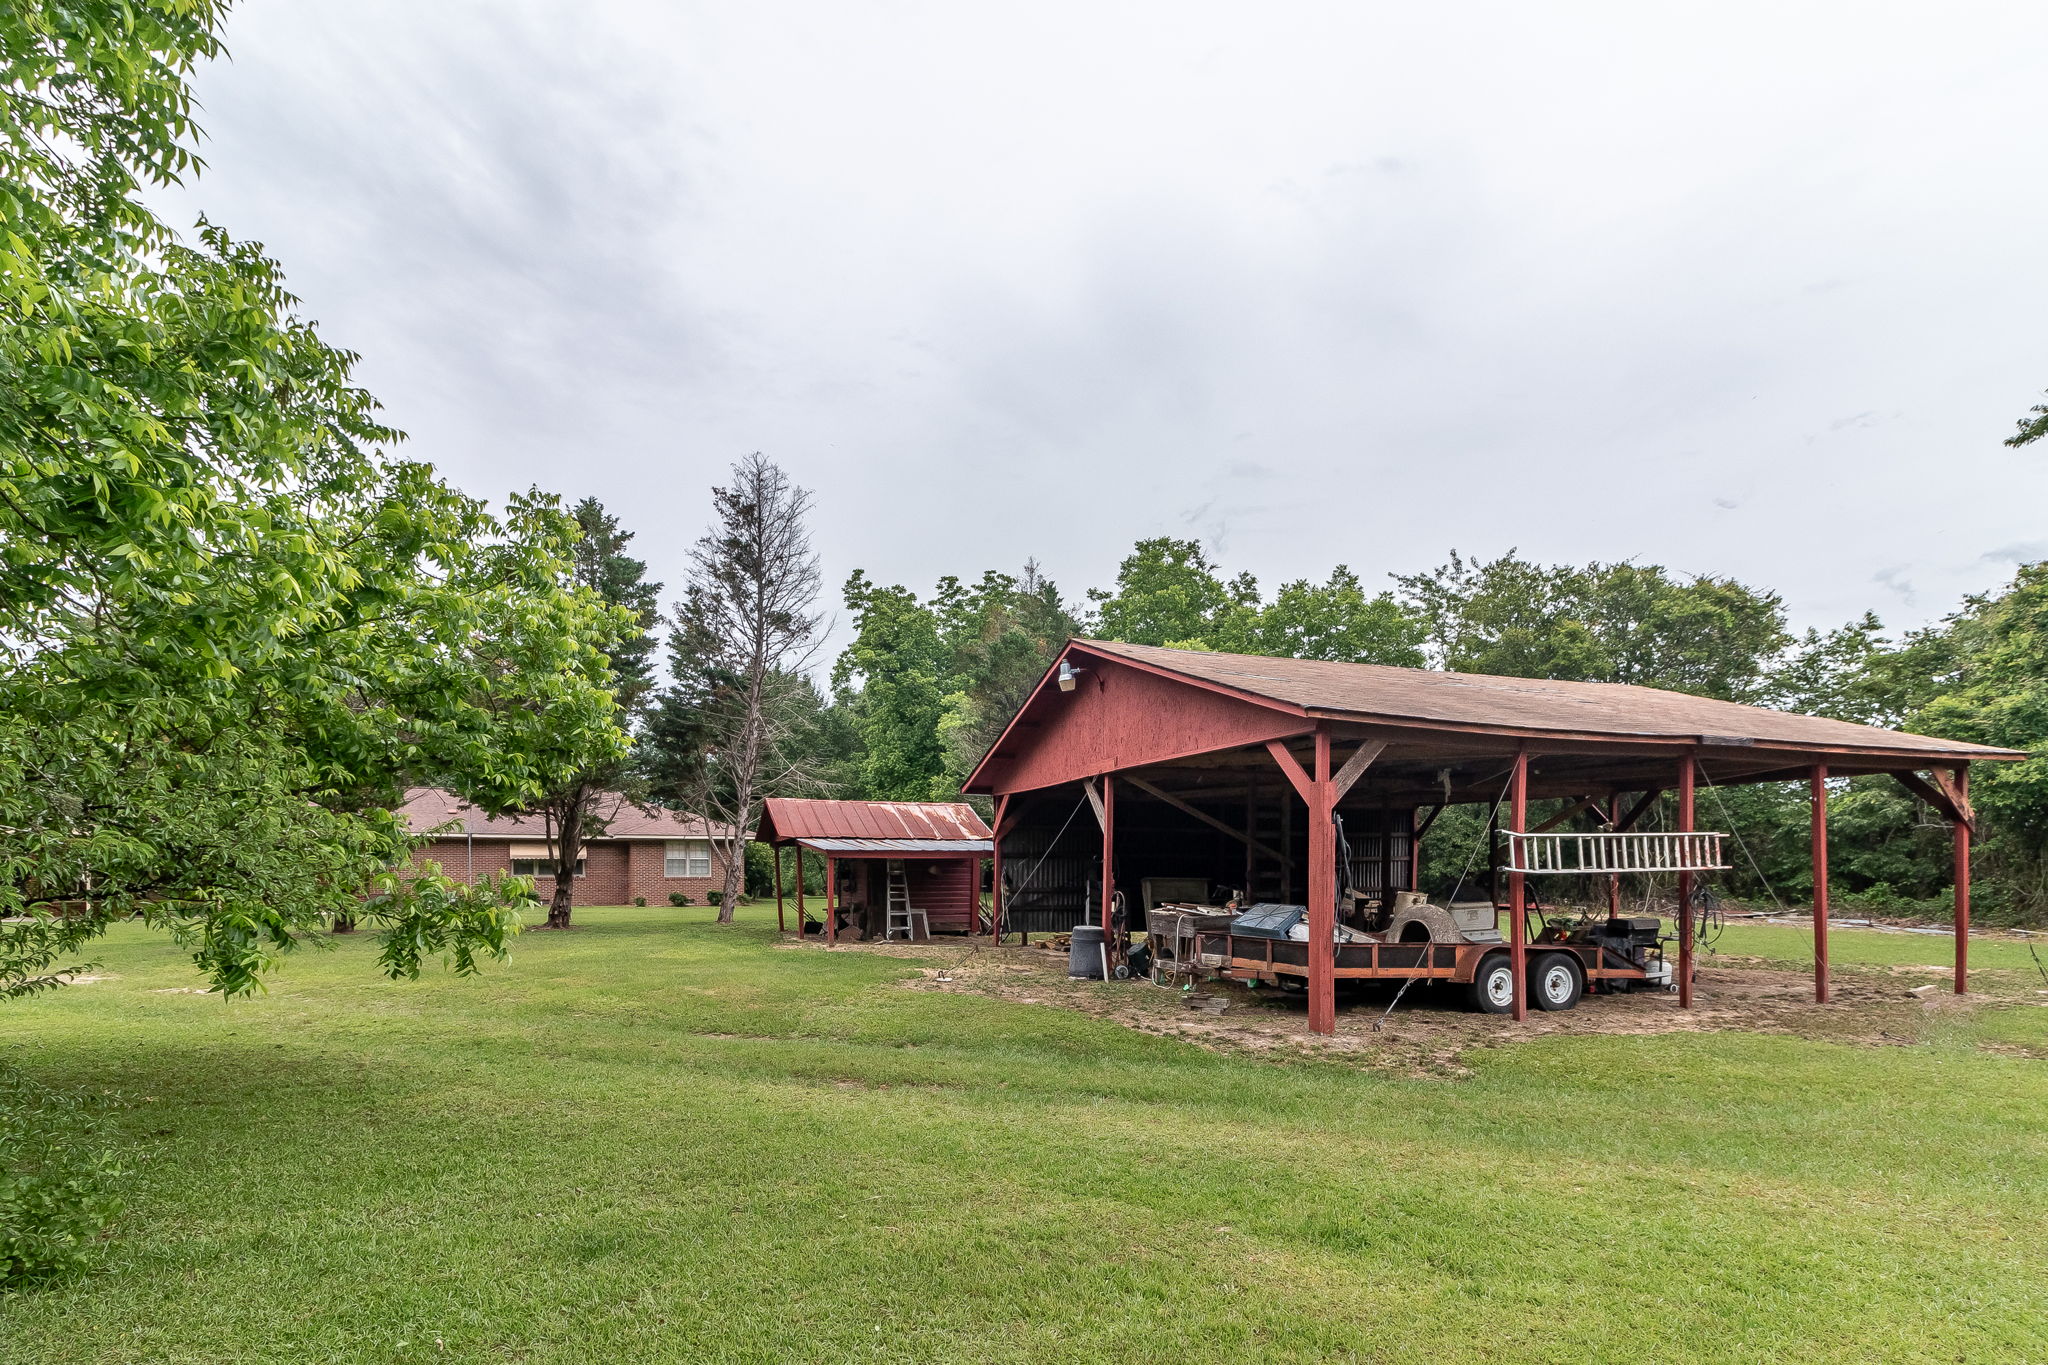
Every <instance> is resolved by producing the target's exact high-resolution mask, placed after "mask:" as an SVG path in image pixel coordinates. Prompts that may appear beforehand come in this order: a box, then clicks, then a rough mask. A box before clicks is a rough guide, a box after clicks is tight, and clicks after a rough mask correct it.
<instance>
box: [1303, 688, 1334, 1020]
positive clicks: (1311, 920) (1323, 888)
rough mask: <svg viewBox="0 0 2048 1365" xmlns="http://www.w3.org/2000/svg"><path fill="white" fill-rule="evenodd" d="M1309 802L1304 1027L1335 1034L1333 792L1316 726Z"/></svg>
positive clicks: (1325, 747) (1324, 737)
mask: <svg viewBox="0 0 2048 1365" xmlns="http://www.w3.org/2000/svg"><path fill="white" fill-rule="evenodd" d="M1309 792H1310V795H1309V800H1308V1026H1309V1031H1310V1032H1312V1033H1322V1034H1331V1033H1335V1032H1336V1031H1337V830H1336V825H1335V823H1334V821H1335V819H1336V806H1337V792H1336V786H1335V784H1333V783H1332V782H1331V781H1330V728H1329V726H1328V725H1327V724H1323V725H1318V726H1317V727H1316V757H1315V772H1314V776H1313V777H1312V778H1311V779H1310V782H1309Z"/></svg>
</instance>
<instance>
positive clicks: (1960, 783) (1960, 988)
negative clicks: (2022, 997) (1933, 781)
mask: <svg viewBox="0 0 2048 1365" xmlns="http://www.w3.org/2000/svg"><path fill="white" fill-rule="evenodd" d="M1955 772H1956V776H1955V793H1956V801H1955V804H1956V806H1957V807H1958V815H1959V816H1961V817H1965V818H1959V819H1957V820H1956V821H1955V823H1954V824H1953V825H1951V826H1950V828H1951V829H1952V830H1954V831H1955V844H1956V848H1955V855H1956V863H1955V876H1956V994H1957V995H1967V994H1968V993H1969V990H1970V823H1969V820H1968V819H1967V818H1966V817H1967V816H1968V815H1969V809H1970V769H1969V768H1968V766H1966V765H1959V766H1958V767H1957V768H1956V770H1955Z"/></svg>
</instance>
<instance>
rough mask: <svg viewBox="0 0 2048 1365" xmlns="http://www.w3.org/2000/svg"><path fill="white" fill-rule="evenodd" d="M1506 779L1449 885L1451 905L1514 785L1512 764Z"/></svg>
mask: <svg viewBox="0 0 2048 1365" xmlns="http://www.w3.org/2000/svg"><path fill="white" fill-rule="evenodd" d="M1507 779H1508V780H1507V781H1506V782H1503V783H1502V784H1501V788H1500V795H1499V796H1496V797H1494V798H1493V804H1492V805H1491V806H1489V807H1488V808H1487V811H1486V828H1485V829H1482V830H1480V832H1479V837H1478V838H1477V839H1474V840H1473V841H1472V851H1471V852H1469V853H1467V854H1466V855H1465V870H1464V871H1463V872H1460V873H1459V874H1458V880H1457V882H1456V884H1455V885H1453V886H1452V887H1451V896H1450V904H1452V905H1456V904H1457V903H1458V893H1459V892H1460V891H1462V890H1464V889H1465V879H1466V878H1467V877H1469V876H1471V875H1472V864H1473V863H1474V862H1475V861H1477V860H1478V858H1479V846H1480V845H1481V844H1483V843H1485V842H1486V836H1487V835H1488V834H1489V833H1490V832H1491V831H1492V829H1493V821H1494V818H1495V817H1496V816H1497V815H1499V814H1500V803H1501V802H1503V801H1505V800H1507V799H1508V789H1509V788H1510V787H1512V786H1514V785H1515V768H1514V765H1513V764H1509V765H1508V768H1507ZM1408 856H1409V857H1411V858H1412V857H1415V856H1416V851H1415V850H1413V849H1411V850H1409V853H1408Z"/></svg>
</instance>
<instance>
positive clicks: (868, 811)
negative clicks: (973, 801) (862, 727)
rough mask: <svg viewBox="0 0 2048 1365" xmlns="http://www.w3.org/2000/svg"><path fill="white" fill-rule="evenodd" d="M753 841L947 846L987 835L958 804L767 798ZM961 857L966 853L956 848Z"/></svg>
mask: <svg viewBox="0 0 2048 1365" xmlns="http://www.w3.org/2000/svg"><path fill="white" fill-rule="evenodd" d="M755 837H756V838H758V839H760V840H762V841H763V842H764V843H775V842H778V841H780V840H784V839H803V840H812V839H918V840H938V841H942V842H944V843H946V844H948V845H950V844H954V843H958V842H960V841H962V840H970V841H971V840H981V841H986V840H988V839H990V838H992V837H994V836H993V834H992V832H991V831H990V829H989V827H988V826H987V825H986V824H983V823H982V819H981V817H980V816H979V815H976V814H975V813H974V807H972V806H970V805H968V804H967V803H966V802H964V801H817V800H805V799H802V798H798V797H789V796H771V797H770V798H768V800H767V801H766V802H764V803H763V806H762V811H761V826H760V829H759V830H758V831H756V834H755ZM961 851H962V852H968V851H970V850H967V849H962V850H961Z"/></svg>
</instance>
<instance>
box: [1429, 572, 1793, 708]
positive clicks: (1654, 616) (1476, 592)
mask: <svg viewBox="0 0 2048 1365" xmlns="http://www.w3.org/2000/svg"><path fill="white" fill-rule="evenodd" d="M1397 581H1398V582H1399V583H1400V586H1401V589H1402V592H1403V595H1404V596H1405V598H1406V601H1407V604H1408V606H1409V607H1410V609H1411V610H1413V611H1414V612H1415V613H1416V614H1417V615H1418V616H1420V617H1421V618H1422V620H1423V621H1424V622H1425V623H1426V628H1427V632H1428V634H1427V639H1428V642H1429V648H1430V652H1431V653H1432V655H1434V657H1435V662H1436V663H1437V664H1438V665H1439V666H1441V667H1443V668H1448V669H1452V670H1454V671H1456V672H1461V673H1492V674H1499V675H1502V676H1508V677H1524V678H1558V679H1563V680H1567V681H1576V682H1608V683H1635V684H1638V685H1641V686H1644V687H1662V688H1668V689H1670V690H1672V691H1675V692H1691V693H1695V694H1697V695H1699V696H1704V697H1719V698H1722V699H1724V700H1727V701H1742V702H1754V701H1759V700H1761V699H1762V698H1763V697H1764V696H1765V694H1766V692H1767V690H1768V685H1769V682H1770V679H1771V676H1772V668H1773V664H1774V662H1775V660H1776V658H1777V656H1778V654H1779V652H1780V651H1781V650H1783V649H1784V648H1785V647H1786V645H1788V644H1789V643H1790V637H1789V636H1788V635H1787V633H1786V630H1785V609H1784V604H1783V602H1782V601H1780V599H1779V597H1778V595H1777V594H1776V593H1771V592H1761V591H1758V590H1756V589H1754V588H1750V587H1747V586H1745V585H1743V584H1741V583H1738V582H1736V581H1735V580H1733V579H1726V578H1709V577H1695V578H1691V579H1681V578H1678V577H1674V576H1673V575H1672V574H1671V573H1669V572H1668V571H1667V570H1665V569H1663V568H1661V567H1659V566H1657V565H1637V564H1588V565H1586V566H1584V567H1583V568H1581V567H1576V566H1572V565H1563V564H1557V565H1542V564H1537V563H1534V562H1533V561H1530V560H1526V559H1523V558H1521V557H1519V556H1518V555H1516V554H1515V553H1514V552H1513V551H1510V552H1509V553H1507V554H1505V555H1503V556H1501V557H1500V558H1499V559H1496V560H1493V561H1491V562H1490V563H1481V562H1479V561H1478V560H1472V559H1467V558H1465V557H1464V556H1462V555H1460V554H1458V553H1457V552H1456V551H1453V552H1452V554H1451V558H1450V561H1449V562H1448V563H1446V564H1444V565H1442V566H1441V567H1439V568H1437V569H1435V570H1433V571H1431V572H1429V573H1424V574H1411V575H1407V576H1404V577H1401V578H1399V579H1398V580H1397Z"/></svg>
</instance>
